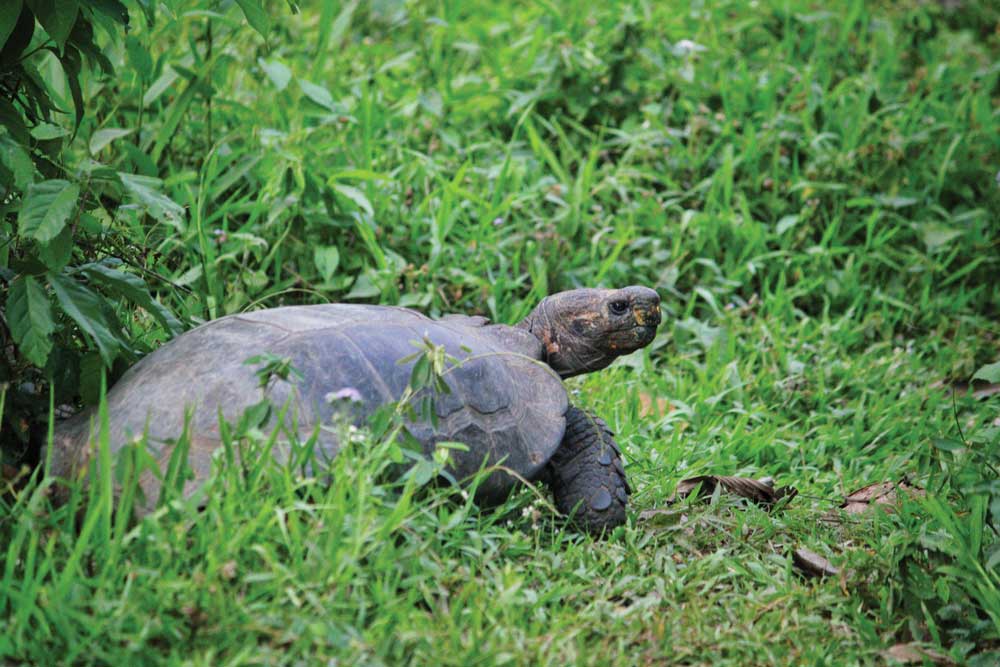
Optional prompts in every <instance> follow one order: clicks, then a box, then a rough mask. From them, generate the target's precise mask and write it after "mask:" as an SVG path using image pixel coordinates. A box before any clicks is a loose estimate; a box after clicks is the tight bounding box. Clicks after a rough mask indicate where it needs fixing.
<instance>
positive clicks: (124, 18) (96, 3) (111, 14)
mask: <svg viewBox="0 0 1000 667" xmlns="http://www.w3.org/2000/svg"><path fill="white" fill-rule="evenodd" d="M88 3H89V4H90V6H91V7H93V8H94V9H96V10H97V11H99V12H101V13H102V14H104V15H105V16H107V17H108V18H110V19H111V20H113V21H117V22H118V23H121V24H122V25H125V26H127V25H128V8H127V7H125V5H123V4H122V3H121V2H119V1H118V0H88Z"/></svg>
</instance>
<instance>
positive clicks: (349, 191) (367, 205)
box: [330, 183, 375, 215]
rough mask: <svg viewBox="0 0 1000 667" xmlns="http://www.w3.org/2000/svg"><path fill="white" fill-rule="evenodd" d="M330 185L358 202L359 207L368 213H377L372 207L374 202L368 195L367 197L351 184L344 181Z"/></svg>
mask: <svg viewBox="0 0 1000 667" xmlns="http://www.w3.org/2000/svg"><path fill="white" fill-rule="evenodd" d="M330 187H332V188H333V189H334V190H336V191H337V192H339V193H340V194H342V195H344V196H345V197H347V198H348V199H350V200H351V201H352V202H354V203H355V204H357V206H358V208H360V209H361V210H363V211H364V212H365V213H367V214H368V215H375V211H374V210H373V209H372V203H371V202H370V201H368V197H366V196H365V195H364V193H363V192H361V190H358V189H357V188H356V187H353V186H351V185H344V184H343V183H334V184H332V185H331V186H330Z"/></svg>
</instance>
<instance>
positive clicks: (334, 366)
mask: <svg viewBox="0 0 1000 667" xmlns="http://www.w3.org/2000/svg"><path fill="white" fill-rule="evenodd" d="M424 336H426V337H428V338H429V339H430V340H431V341H433V342H434V343H435V344H438V345H443V346H444V347H445V349H446V351H447V352H448V354H450V355H452V356H453V357H456V358H458V359H468V360H467V361H465V362H464V363H462V364H461V365H460V366H459V367H458V368H456V369H455V370H453V371H451V372H449V373H448V374H447V376H446V381H447V382H448V384H449V387H450V388H451V393H450V394H445V395H441V396H438V397H436V398H435V408H436V412H437V413H438V415H439V424H438V428H437V430H436V431H435V430H432V429H431V427H430V426H429V425H426V424H413V425H412V427H411V431H412V432H413V434H414V435H415V436H416V437H417V439H418V440H420V441H421V443H422V444H423V446H424V449H425V452H426V453H428V454H430V453H431V452H432V451H433V449H434V446H435V443H436V442H441V441H459V442H464V443H465V444H467V445H468V446H469V448H470V450H469V451H468V452H453V474H455V476H456V477H458V478H460V479H461V478H463V477H466V476H468V475H471V474H473V473H474V472H475V471H477V470H478V469H479V468H480V466H481V465H482V464H483V461H484V459H485V460H486V461H487V462H488V463H489V464H496V463H502V464H503V465H504V466H506V467H509V468H510V469H512V470H514V471H515V472H517V473H518V474H519V475H521V476H524V477H526V478H528V479H534V478H536V477H537V476H538V475H539V473H540V472H541V470H542V469H543V467H544V466H545V464H546V463H547V462H548V460H549V459H550V458H551V456H552V454H553V453H554V452H555V450H556V449H557V448H558V447H559V444H560V441H561V439H562V436H563V432H564V429H565V419H564V415H565V413H566V409H567V398H566V392H565V389H564V388H563V385H562V382H561V381H560V380H559V378H558V377H557V376H555V374H554V373H553V372H552V371H551V370H550V369H548V368H547V367H545V366H544V365H543V364H542V363H540V362H538V361H534V360H537V359H539V358H540V356H541V344H540V343H539V342H538V341H537V340H536V339H534V337H533V336H531V334H528V333H526V332H523V331H520V330H517V329H514V328H512V327H507V326H504V325H485V323H484V321H483V320H482V318H465V317H461V316H455V317H448V318H445V319H444V320H432V319H430V318H428V317H426V316H424V315H422V314H420V313H417V312H415V311H411V310H408V309H405V308H393V307H384V306H363V305H349V304H330V305H322V306H293V307H285V308H275V309H270V310H263V311H258V312H253V313H247V314H241V315H235V316H229V317H224V318H221V319H219V320H215V321H213V322H209V323H207V324H204V325H202V326H201V327H198V328H197V329H194V330H192V331H189V332H187V333H185V334H183V335H182V336H180V337H178V338H177V339H175V340H173V341H171V342H170V343H168V344H167V345H164V346H163V347H162V348H160V349H159V350H157V351H156V352H153V353H152V354H150V355H149V356H147V357H146V358H145V359H143V360H142V361H140V362H139V363H138V364H136V365H135V366H134V367H133V368H132V369H130V370H129V371H128V372H127V373H126V374H125V375H124V376H123V377H122V378H121V380H119V382H118V383H116V384H115V386H114V387H113V388H112V390H111V391H110V392H109V393H108V408H109V413H110V417H111V443H112V450H113V452H116V451H118V450H119V449H121V447H122V446H124V444H125V443H126V442H128V441H129V440H131V439H132V438H134V437H135V436H136V435H139V434H142V433H144V432H147V433H148V444H149V447H150V449H151V452H152V453H153V455H154V457H155V458H156V459H157V460H158V461H159V462H160V464H161V467H164V468H165V466H166V463H167V461H169V457H170V450H171V446H172V445H171V443H170V440H171V439H173V438H176V437H177V436H178V435H179V434H180V433H181V431H182V429H183V427H184V419H185V410H186V409H187V408H189V407H194V408H196V409H194V411H193V414H192V421H191V423H190V427H189V432H190V433H191V436H192V438H191V440H192V447H191V457H190V461H191V465H192V468H193V469H194V472H195V480H193V482H191V483H190V484H189V485H190V486H191V487H192V488H193V487H194V485H196V484H198V483H200V482H201V481H204V479H205V477H207V475H208V474H209V472H210V470H211V453H212V451H214V450H215V449H216V448H218V447H219V446H220V442H219V426H218V412H219V411H220V410H221V412H222V415H223V417H224V418H225V419H226V420H227V421H230V422H234V421H236V420H237V419H239V417H240V415H241V414H242V413H243V411H244V410H245V409H246V407H248V406H250V405H252V404H254V403H256V402H258V401H259V400H260V399H261V397H262V393H261V389H259V387H258V383H257V377H256V375H255V368H254V367H251V366H248V365H246V364H245V363H244V362H245V360H246V359H248V358H249V357H252V356H254V355H257V354H261V353H263V352H269V353H271V354H274V355H277V356H279V357H287V358H289V359H291V363H292V365H293V366H294V367H295V368H296V369H297V370H299V371H300V372H301V373H302V375H303V377H302V379H301V380H300V381H297V382H285V381H272V382H271V384H269V386H268V389H267V391H268V395H269V397H270V399H271V400H272V402H273V403H275V404H276V405H282V404H283V403H284V402H285V401H286V400H287V401H290V403H291V405H290V410H289V413H290V415H294V419H295V421H296V423H297V425H298V429H299V432H300V433H301V434H302V435H303V436H306V435H308V434H310V433H311V432H312V431H313V428H314V426H315V424H316V423H317V422H321V421H327V420H329V419H330V418H331V415H332V414H333V411H334V409H335V408H334V406H332V405H331V404H330V402H329V401H328V400H326V397H327V395H328V394H330V393H332V392H336V391H338V390H341V389H344V388H348V387H349V388H353V389H354V390H356V391H357V393H358V394H359V395H360V397H361V399H362V400H361V402H360V403H359V404H358V409H357V410H356V414H355V415H354V421H355V422H356V423H359V424H360V423H363V422H364V421H365V419H367V417H368V416H369V415H370V414H371V413H372V411H374V410H375V409H376V408H377V407H378V406H379V405H381V404H383V403H385V402H389V401H393V400H396V399H397V398H398V397H399V396H400V395H401V393H402V392H403V390H404V389H405V387H406V385H407V382H408V379H409V376H410V370H411V366H412V363H411V364H405V365H399V364H397V361H398V360H399V359H401V358H403V357H405V356H407V355H410V354H412V353H413V352H414V351H415V348H414V347H413V345H412V343H411V341H419V340H421V339H422V338H423V337H424ZM91 416H92V413H89V412H85V413H82V414H81V415H78V416H77V417H75V418H73V419H71V420H68V421H67V422H66V423H64V424H63V425H61V426H60V427H59V429H58V430H57V433H56V441H55V444H54V452H53V470H52V472H53V473H54V474H56V475H58V476H63V477H70V476H72V475H74V474H75V473H76V472H78V471H79V469H80V468H81V466H84V465H85V464H86V459H87V456H88V451H89V449H90V446H89V441H90V423H91ZM288 419H289V423H291V419H292V417H291V416H289V417H288ZM319 446H320V447H321V450H322V452H321V453H322V454H324V455H326V456H334V455H336V453H337V450H338V448H339V445H338V443H337V442H336V438H335V435H334V434H333V433H332V432H331V431H328V430H323V431H321V434H320V442H319ZM283 451H284V450H283V449H282V448H281V447H279V448H278V452H277V454H276V455H277V456H279V457H282V456H283V454H282V452H283ZM514 482H515V480H514V478H513V477H511V476H510V475H507V474H505V473H502V472H498V473H494V474H493V475H491V476H490V478H489V479H488V480H487V482H486V483H485V484H483V485H482V486H480V488H479V490H478V492H477V500H478V501H479V502H481V503H483V504H486V505H489V504H493V503H496V502H499V501H501V500H502V499H503V498H504V497H506V495H507V493H508V492H509V490H510V488H511V487H512V485H513V484H514ZM142 487H143V488H142V490H143V492H144V494H145V496H146V506H144V507H143V508H140V512H142V511H148V510H150V509H151V508H152V506H153V505H154V504H155V501H156V498H157V497H158V487H157V483H156V480H155V479H154V478H153V477H152V476H151V475H147V476H146V478H145V479H143V481H142Z"/></svg>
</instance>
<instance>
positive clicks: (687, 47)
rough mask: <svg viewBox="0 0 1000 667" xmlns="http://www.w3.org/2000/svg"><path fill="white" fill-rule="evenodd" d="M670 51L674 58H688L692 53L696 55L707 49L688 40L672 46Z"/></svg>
mask: <svg viewBox="0 0 1000 667" xmlns="http://www.w3.org/2000/svg"><path fill="white" fill-rule="evenodd" d="M672 50H673V52H674V55H675V56H678V57H681V56H689V55H691V54H692V53H698V52H699V51H707V50H708V49H707V48H706V47H704V46H702V45H701V44H698V43H696V42H692V41H691V40H690V39H682V40H681V41H679V42H677V43H676V44H674V46H673V48H672Z"/></svg>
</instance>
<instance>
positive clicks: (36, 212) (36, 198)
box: [17, 179, 80, 243]
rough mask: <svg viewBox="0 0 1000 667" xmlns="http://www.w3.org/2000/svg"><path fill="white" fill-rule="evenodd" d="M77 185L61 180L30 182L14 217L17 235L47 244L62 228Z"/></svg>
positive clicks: (73, 204)
mask: <svg viewBox="0 0 1000 667" xmlns="http://www.w3.org/2000/svg"><path fill="white" fill-rule="evenodd" d="M79 196H80V186H79V185H77V184H76V183H70V182H69V181H64V180H61V179H56V180H51V181H42V182H41V183H33V184H32V185H30V186H29V187H28V191H27V192H26V193H25V196H24V201H23V202H22V203H21V210H20V212H19V213H18V216H17V224H18V229H19V231H20V234H21V236H25V237H28V238H33V239H35V240H36V241H40V242H42V243H48V242H49V241H51V240H52V239H54V238H55V237H56V236H58V234H59V232H61V231H62V229H63V227H65V226H66V222H67V221H68V220H69V216H70V215H71V214H72V213H73V209H74V208H75V207H76V200H77V197H79Z"/></svg>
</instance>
